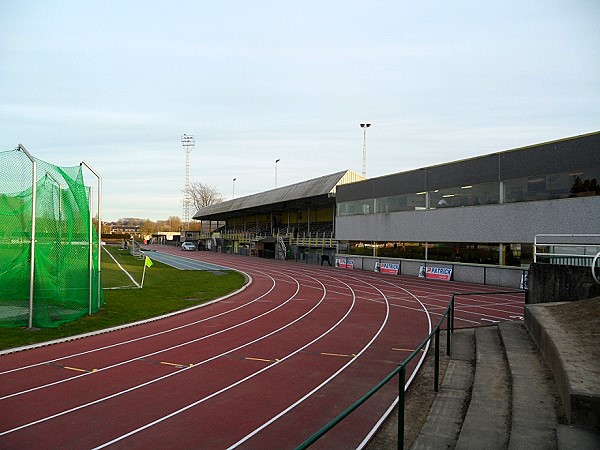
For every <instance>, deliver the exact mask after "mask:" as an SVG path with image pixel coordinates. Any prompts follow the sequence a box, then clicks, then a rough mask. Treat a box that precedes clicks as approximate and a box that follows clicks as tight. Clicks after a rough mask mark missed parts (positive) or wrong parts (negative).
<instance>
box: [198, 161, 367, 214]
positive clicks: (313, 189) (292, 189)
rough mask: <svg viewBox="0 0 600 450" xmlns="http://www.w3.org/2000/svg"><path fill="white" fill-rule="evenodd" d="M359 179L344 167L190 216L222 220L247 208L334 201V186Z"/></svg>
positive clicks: (220, 204) (265, 209) (218, 204)
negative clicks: (335, 171)
mask: <svg viewBox="0 0 600 450" xmlns="http://www.w3.org/2000/svg"><path fill="white" fill-rule="evenodd" d="M361 180H364V178H363V177H362V176H361V175H359V174H358V173H356V172H353V171H352V170H345V171H342V172H337V173H333V174H331V175H325V176H322V177H319V178H314V179H312V180H308V181H302V182H300V183H296V184H291V185H289V186H283V187H280V188H277V189H271V190H270V191H265V192H261V193H259V194H252V195H248V196H246V197H240V198H235V199H233V200H228V201H225V202H222V203H216V204H214V205H210V206H206V207H204V208H201V209H200V210H198V212H196V214H194V217H193V218H194V219H196V220H224V219H225V218H227V217H232V216H235V215H238V214H240V215H241V214H247V213H248V212H249V210H255V212H266V211H275V210H284V209H288V210H289V209H295V208H301V209H304V208H307V207H319V206H324V205H327V204H335V200H334V197H335V191H336V187H337V186H339V185H341V184H347V183H353V182H355V181H361Z"/></svg>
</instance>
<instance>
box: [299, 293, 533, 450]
mask: <svg viewBox="0 0 600 450" xmlns="http://www.w3.org/2000/svg"><path fill="white" fill-rule="evenodd" d="M521 293H523V291H514V290H513V291H494V292H462V293H461V292H453V293H452V297H451V299H450V303H449V304H448V307H447V308H446V310H445V311H444V313H443V314H442V317H441V318H440V320H439V322H438V323H437V325H436V326H435V327H434V328H433V330H432V331H431V332H430V333H429V335H428V336H427V337H426V338H425V339H423V341H422V342H421V344H420V345H419V346H418V347H417V348H416V349H415V350H414V351H413V352H412V353H411V354H410V355H409V356H408V357H407V358H406V359H405V360H404V361H402V362H401V363H400V365H399V366H398V367H396V368H395V369H394V370H393V371H392V372H391V373H390V374H389V375H387V376H386V377H385V378H384V379H383V380H381V381H380V382H379V383H377V384H376V385H375V386H374V387H373V388H371V390H369V391H368V392H367V393H366V394H364V395H363V396H362V397H361V398H359V399H358V400H357V401H355V402H354V403H353V404H352V405H350V406H349V407H348V408H346V409H345V410H344V411H342V412H341V413H340V414H339V415H337V416H336V417H335V418H334V419H333V420H331V421H330V422H329V423H327V424H326V425H325V426H324V427H323V428H321V429H320V430H319V431H317V432H316V433H315V434H313V435H312V436H310V437H309V438H308V439H307V440H305V441H304V442H303V443H302V444H300V445H299V446H298V447H296V450H304V449H306V448H308V447H310V446H311V445H312V444H314V443H315V442H316V441H317V440H319V439H320V438H322V437H323V436H324V435H325V434H326V433H327V432H328V431H329V430H331V429H332V428H333V427H334V426H336V425H337V424H338V423H340V422H341V421H342V420H344V419H345V418H346V417H348V416H349V415H350V413H352V412H353V411H354V410H355V409H357V408H358V407H359V406H361V405H362V404H363V403H364V402H366V401H367V400H368V399H369V398H371V397H372V396H373V395H374V394H375V393H376V392H377V391H379V389H381V388H382V387H383V386H385V385H386V384H387V383H388V382H389V381H390V380H391V379H392V378H394V377H395V376H396V375H399V380H398V386H399V394H398V449H403V448H404V405H405V400H406V393H405V386H404V384H405V378H406V366H407V365H408V364H409V363H410V362H411V360H412V359H413V358H414V357H415V356H416V355H418V354H419V353H420V352H421V350H422V349H423V347H425V345H427V343H428V342H429V341H430V340H431V338H435V349H434V350H435V354H434V355H435V360H434V377H433V389H434V391H435V392H438V390H439V372H440V329H441V325H442V322H443V321H444V319H446V355H448V356H450V349H451V344H452V342H451V338H450V336H451V334H452V333H453V332H454V298H455V296H457V295H463V296H468V295H490V294H521Z"/></svg>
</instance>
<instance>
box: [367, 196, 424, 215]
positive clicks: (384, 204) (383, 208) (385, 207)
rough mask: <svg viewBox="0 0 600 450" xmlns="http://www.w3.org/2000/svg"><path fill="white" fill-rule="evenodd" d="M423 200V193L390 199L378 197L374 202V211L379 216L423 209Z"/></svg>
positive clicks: (391, 197)
mask: <svg viewBox="0 0 600 450" xmlns="http://www.w3.org/2000/svg"><path fill="white" fill-rule="evenodd" d="M425 198H426V195H425V192H421V193H419V194H403V195H393V196H390V197H380V198H377V199H376V201H375V204H376V211H377V213H378V214H381V213H391V212H398V211H414V210H415V209H425V206H426V205H425Z"/></svg>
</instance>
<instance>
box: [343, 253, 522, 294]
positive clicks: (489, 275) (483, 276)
mask: <svg viewBox="0 0 600 450" xmlns="http://www.w3.org/2000/svg"><path fill="white" fill-rule="evenodd" d="M335 258H342V259H350V260H352V261H353V262H354V270H367V271H369V272H373V271H374V269H375V264H376V263H380V264H381V263H386V262H389V263H395V264H399V265H400V268H399V273H400V275H409V276H414V277H416V276H418V274H419V268H420V267H421V266H427V267H442V268H444V267H447V268H451V269H452V280H453V281H462V282H465V283H477V284H487V285H491V286H499V287H506V288H511V289H521V278H522V276H524V275H526V274H527V268H520V267H507V266H490V265H484V264H467V263H452V262H450V261H447V262H446V261H419V260H414V259H410V260H406V259H395V258H377V257H372V256H360V255H343V254H338V255H335Z"/></svg>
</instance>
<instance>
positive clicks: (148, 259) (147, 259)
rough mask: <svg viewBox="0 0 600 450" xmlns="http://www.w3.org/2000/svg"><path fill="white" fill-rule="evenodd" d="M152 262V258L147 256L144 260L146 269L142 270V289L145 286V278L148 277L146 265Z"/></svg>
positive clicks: (148, 265)
mask: <svg viewBox="0 0 600 450" xmlns="http://www.w3.org/2000/svg"><path fill="white" fill-rule="evenodd" d="M152 264H154V263H153V262H152V260H151V259H150V258H148V257H147V256H146V259H145V260H144V271H143V272H142V282H141V283H140V289H141V288H143V287H144V278H145V277H146V267H150V266H151V265H152Z"/></svg>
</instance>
